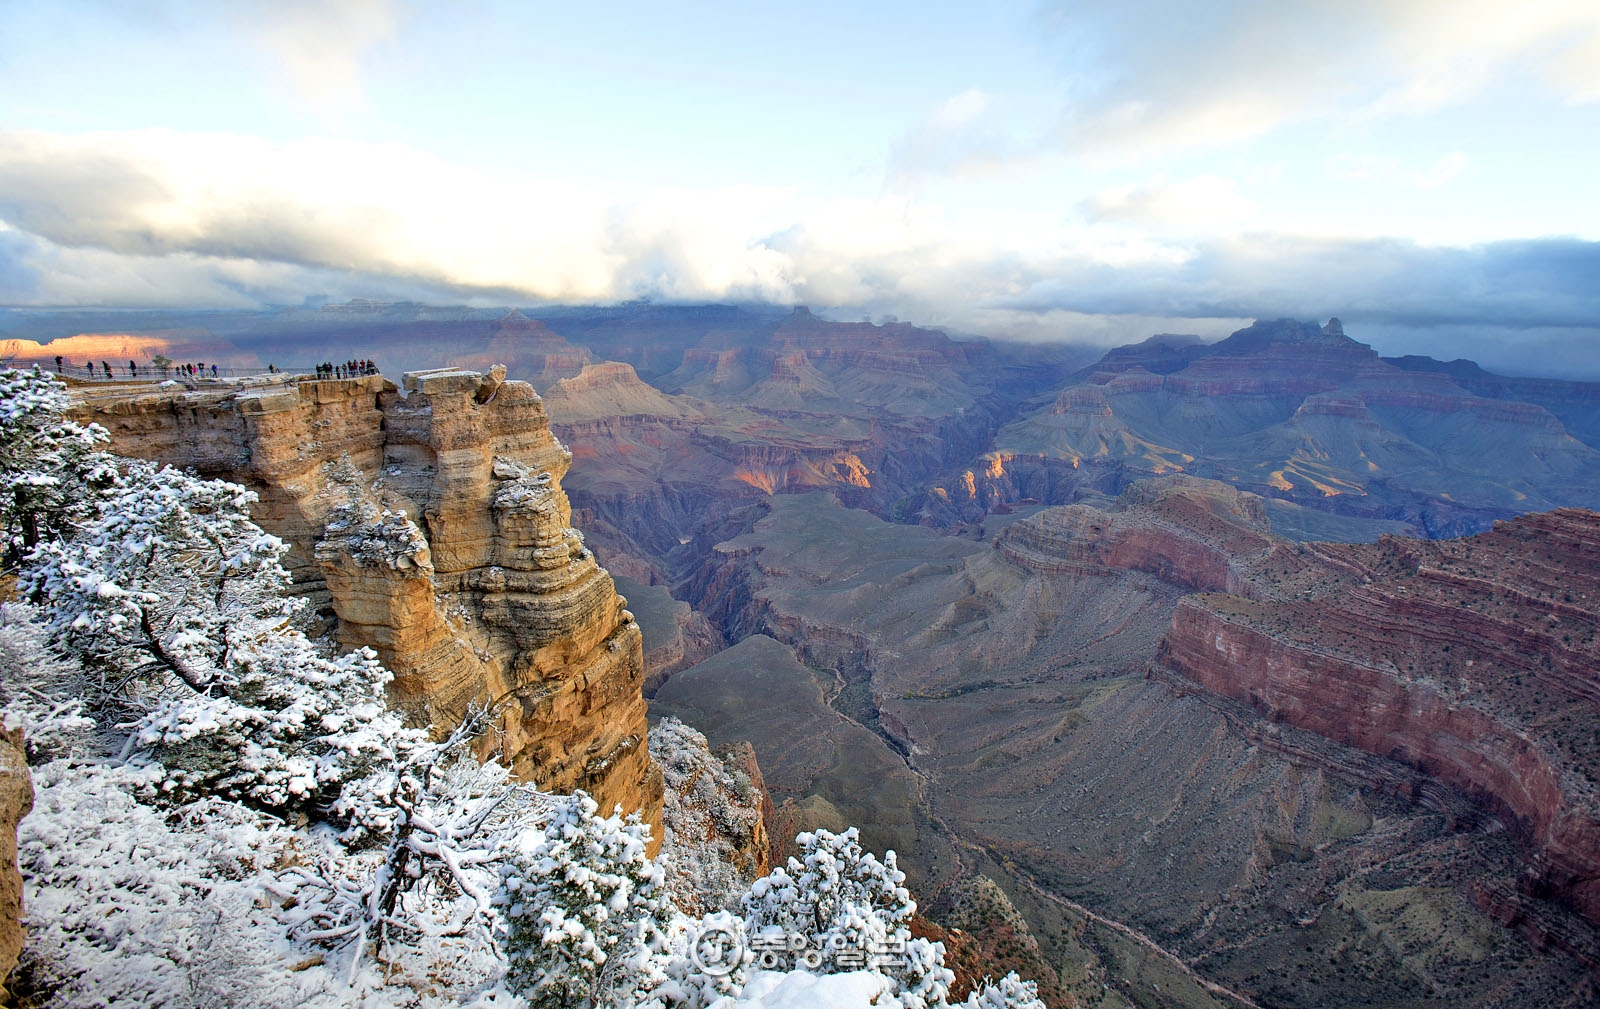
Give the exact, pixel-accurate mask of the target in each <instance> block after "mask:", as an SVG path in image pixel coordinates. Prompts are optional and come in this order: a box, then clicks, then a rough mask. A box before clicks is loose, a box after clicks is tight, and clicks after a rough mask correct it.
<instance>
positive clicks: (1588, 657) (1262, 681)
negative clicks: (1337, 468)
mask: <svg viewBox="0 0 1600 1009" xmlns="http://www.w3.org/2000/svg"><path fill="white" fill-rule="evenodd" d="M1249 588H1250V591H1251V592H1252V594H1254V595H1255V596H1256V598H1253V599H1252V598H1247V597H1246V596H1244V595H1242V594H1234V595H1223V594H1205V595H1196V596H1191V597H1188V598H1186V599H1185V600H1183V601H1182V602H1181V603H1180V604H1179V606H1178V609H1177V611H1176V613H1175V614H1174V617H1173V623H1172V627H1171V630H1170V631H1169V632H1168V634H1167V635H1166V637H1165V639H1164V640H1163V642H1162V645H1161V651H1160V656H1159V660H1158V661H1159V662H1160V663H1161V664H1163V665H1165V666H1166V667H1168V668H1171V669H1173V670H1176V671H1178V672H1179V673H1181V674H1182V675H1184V676H1186V677H1188V678H1189V679H1190V680H1193V681H1194V682H1196V683H1198V684H1200V685H1202V686H1204V687H1206V688H1207V689H1210V690H1214V691H1216V692H1218V693H1221V694H1224V695H1227V696H1229V697H1232V698H1235V699H1237V700H1240V701H1244V702H1246V703H1248V704H1250V705H1252V706H1253V707H1254V708H1256V709H1257V710H1258V711H1261V712H1262V713H1263V714H1265V715H1267V716H1268V717H1270V718H1272V719H1275V720H1278V721H1283V722H1288V723H1290V724H1292V725H1295V726H1298V727H1301V728H1305V729H1309V730H1311V731H1313V732H1317V733H1319V734H1321V735H1324V736H1327V737H1328V738H1330V739H1334V740H1337V741H1339V742H1341V743H1346V744H1348V745H1351V746H1355V747H1358V748H1360V749H1363V750H1367V751H1369V752H1371V753H1375V754H1379V755H1381V756H1386V757H1392V758H1395V759H1398V760H1401V761H1404V762H1406V763H1408V764H1411V765H1412V766H1415V767H1417V768H1419V769H1420V770H1422V771H1424V772H1425V773H1427V774H1430V775H1433V776H1434V777H1436V778H1438V779H1440V780H1441V781H1443V782H1445V783H1447V784H1449V785H1452V786H1454V787H1455V788H1458V789H1460V790H1462V791H1463V792H1465V793H1467V794H1468V795H1470V796H1473V797H1475V798H1476V799H1478V800H1479V801H1481V802H1483V803H1484V804H1485V805H1486V806H1487V807H1488V808H1489V809H1490V810H1492V811H1494V812H1495V813H1496V814H1497V815H1499V816H1501V817H1503V818H1504V819H1505V820H1507V821H1508V822H1509V823H1510V824H1512V825H1514V826H1515V827H1516V828H1517V829H1518V831H1519V833H1520V834H1521V835H1522V837H1523V838H1524V839H1525V841H1526V842H1527V844H1528V848H1529V851H1530V861H1531V870H1532V871H1531V874H1530V890H1531V891H1532V892H1534V893H1536V894H1538V895H1542V896H1552V897H1556V898H1559V899H1562V900H1565V901H1567V902H1570V903H1571V904H1572V905H1573V906H1575V907H1577V908H1578V909H1579V910H1581V911H1582V912H1583V913H1584V914H1585V915H1587V916H1588V917H1590V918H1591V919H1595V920H1600V789H1597V779H1600V729H1597V728H1596V725H1597V724H1600V721H1597V720H1600V635H1597V627H1600V514H1596V513H1594V512H1588V511H1581V510H1577V509H1562V510H1559V511H1555V512H1549V513H1544V514H1538V515H1529V516H1524V517H1522V518H1519V519H1516V520H1513V521H1510V522H1500V523H1496V525H1495V528H1494V530H1493V531H1491V532H1488V533H1484V534H1482V535H1479V536H1474V537H1469V538H1465V539H1459V540H1439V541H1414V540H1402V539H1397V538H1390V537H1386V538H1385V539H1384V540H1382V541H1380V542H1379V543H1377V544H1372V545H1366V546H1349V545H1329V544H1323V545H1319V546H1316V547H1311V548H1304V549H1294V550H1280V551H1276V552H1274V553H1273V554H1271V555H1269V556H1268V558H1267V559H1266V560H1265V561H1264V562H1263V563H1262V564H1261V565H1260V566H1259V567H1258V570H1257V571H1256V573H1255V575H1254V576H1253V577H1252V578H1251V579H1250V587H1249Z"/></svg>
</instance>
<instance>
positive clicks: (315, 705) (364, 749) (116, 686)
mask: <svg viewBox="0 0 1600 1009" xmlns="http://www.w3.org/2000/svg"><path fill="white" fill-rule="evenodd" d="M254 501H255V495H254V494H253V493H251V492H250V491H247V490H245V489H244V488H243V487H240V486H238V485H237V484H231V483H227V482H225V481H221V480H202V479H200V478H198V477H195V476H191V475H188V474H185V473H181V472H178V471H177V470H173V469H170V468H162V469H157V468H156V467H154V466H152V465H150V464H149V463H143V462H134V463H130V464H129V465H128V467H127V470H126V472H125V473H124V474H123V476H122V478H121V479H120V480H119V481H118V483H117V484H116V486H115V487H114V488H113V489H112V490H111V491H109V492H108V493H107V494H106V495H104V497H103V498H102V500H101V502H100V504H99V507H98V509H97V514H96V515H95V516H94V517H93V518H91V519H89V520H87V521H85V522H83V523H82V524H81V525H80V526H79V527H78V528H77V530H76V531H75V532H74V533H73V534H72V535H71V536H70V537H69V538H67V539H64V540H59V541H53V542H48V543H42V544H40V545H39V547H38V548H37V549H36V550H35V551H34V553H33V555H32V556H31V557H30V559H29V561H28V565H27V567H26V568H25V569H24V572H23V577H22V580H21V584H22V587H23V588H24V590H25V591H26V592H28V593H30V594H31V595H33V596H34V597H36V598H40V599H48V600H49V601H50V604H51V605H50V607H49V610H48V613H49V619H48V626H49V628H50V630H51V632H52V634H53V636H54V640H55V642H56V644H57V645H58V646H59V647H60V648H62V649H63V650H66V651H70V652H73V653H75V654H77V655H81V656H83V658H84V662H85V664H86V665H87V666H88V668H89V669H90V671H92V672H93V673H95V674H96V683H97V684H98V694H99V696H98V697H96V700H97V701H98V702H99V703H100V704H104V705H107V706H111V707H114V708H117V709H120V711H121V712H123V713H125V714H126V715H127V716H128V722H127V723H126V724H128V725H129V726H130V727H131V729H132V734H131V735H130V737H129V738H128V742H127V747H126V750H125V755H130V756H136V757H141V758H144V759H148V760H153V761H157V762H159V763H160V764H161V765H162V766H163V767H164V769H165V771H166V773H165V775H164V777H163V778H162V780H161V781H160V782H159V784H158V786H157V787H158V791H159V795H160V796H161V797H163V798H165V799H167V800H169V801H173V802H184V801H187V800H189V799H191V798H194V797H197V796H201V795H216V796H222V797H225V798H231V799H238V800H240V801H244V802H248V803H250V804H252V805H255V806H258V807H260V808H262V809H269V810H277V811H280V812H288V811H299V812H306V813H319V814H320V813H322V812H325V811H327V810H330V809H338V810H348V811H351V812H354V811H356V810H358V809H361V808H365V807H366V806H369V805H371V804H370V803H362V802H359V801H356V800H353V799H345V800H343V801H341V798H340V796H341V792H342V791H343V789H344V788H345V786H346V785H353V784H354V783H356V782H361V783H362V784H361V785H360V786H358V787H361V788H366V789H369V790H370V789H374V788H376V789H378V790H379V791H380V792H381V791H383V790H384V788H385V787H386V785H385V782H387V781H389V779H392V778H393V774H394V769H395V768H396V767H397V766H398V764H399V763H400V762H402V761H404V760H405V759H406V758H407V756H408V754H409V753H410V752H411V751H412V750H414V749H416V748H418V747H420V746H423V745H425V743H426V736H425V734H424V733H423V732H421V731H420V730H416V729H407V728H405V727H404V725H403V724H402V720H401V718H400V716H399V715H397V714H395V713H392V712H390V711H388V709H387V707H386V704H385V700H384V692H385V687H386V685H387V684H388V681H389V678H390V676H389V673H388V671H387V670H385V669H384V668H383V667H382V665H380V664H379V663H378V661H377V657H376V655H374V654H373V653H372V652H371V651H369V650H365V649H360V650H357V651H355V652H351V653H349V654H347V655H343V656H338V657H333V656H330V655H329V654H328V653H327V650H326V649H325V648H322V647H318V646H317V645H315V644H314V643H312V642H311V641H309V640H307V639H306V637H305V636H304V634H302V633H301V632H300V631H299V630H298V629H297V628H295V627H294V626H293V621H292V618H293V617H294V616H295V614H296V611H297V607H298V605H299V601H298V600H291V599H290V598H288V597H287V596H286V595H285V594H284V592H285V590H286V589H287V587H288V585H289V574H288V572H287V571H286V570H285V569H284V567H283V564H282V560H281V558H282V555H283V553H284V552H285V551H286V550H287V549H288V547H287V545H286V544H285V543H284V542H283V541H282V540H280V539H278V538H277V537H275V536H270V535H268V534H267V533H265V532H263V531H262V530H261V528H260V527H259V526H257V525H256V524H255V523H254V522H252V521H251V520H250V513H249V506H250V504H251V503H253V502H254ZM374 776H376V777H374ZM351 822H354V823H355V825H356V826H357V827H359V828H364V829H372V828H379V829H381V828H382V827H383V824H382V823H381V822H366V821H363V820H362V819H361V818H359V817H355V818H353V819H351Z"/></svg>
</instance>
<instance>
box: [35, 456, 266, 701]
mask: <svg viewBox="0 0 1600 1009" xmlns="http://www.w3.org/2000/svg"><path fill="white" fill-rule="evenodd" d="M255 500H256V495H255V494H254V493H252V492H250V491H248V490H245V489H244V488H243V487H241V486H239V485H238V484H233V483H228V482H226V481H223V480H202V479H200V478H198V477H195V476H191V475H189V474H186V473H181V472H179V471H178V470H175V469H172V468H170V467H162V468H159V469H158V468H157V467H155V466H154V465H152V464H150V463H147V462H130V463H128V465H127V470H126V472H125V473H124V475H123V477H122V479H121V480H119V481H118V485H117V486H116V487H115V488H113V489H112V490H110V491H109V492H108V493H107V494H105V495H103V496H102V497H101V499H100V500H99V501H98V502H97V504H98V507H97V508H96V513H95V514H94V515H93V517H92V518H89V519H88V520H86V521H84V522H83V523H81V524H80V525H79V527H78V528H77V529H76V530H75V531H74V532H73V533H72V534H70V535H69V536H67V537H65V538H63V539H61V540H58V541H54V542H47V543H42V544H40V546H39V548H38V549H37V550H36V551H35V552H34V554H33V556H32V557H31V558H30V559H29V561H28V564H27V567H26V568H25V569H24V571H23V574H22V578H21V580H20V583H19V584H20V587H21V589H22V590H23V591H24V592H25V593H27V594H28V595H30V596H31V597H33V598H36V599H48V600H49V601H50V604H51V606H50V617H51V618H50V625H51V629H52V630H53V631H54V632H55V633H56V635H57V639H58V642H59V644H60V645H61V646H62V647H63V648H67V649H71V650H73V651H75V652H77V653H78V654H80V655H82V656H83V657H84V659H85V661H86V662H88V663H91V664H93V665H95V666H97V667H98V668H99V669H100V670H101V671H102V676H103V679H104V681H105V683H106V685H107V689H108V690H110V691H113V692H120V693H123V694H125V695H126V696H127V697H128V698H129V699H130V700H132V701H133V702H134V703H136V704H139V703H147V702H148V699H150V698H159V697H161V696H163V695H164V694H167V693H169V692H171V691H172V690H173V689H174V688H175V687H176V686H177V685H178V684H177V683H174V682H172V681H174V680H176V681H178V683H181V684H183V685H186V686H187V687H188V688H189V689H190V690H191V691H196V692H205V691H208V690H210V689H211V688H212V687H214V686H218V685H221V684H225V683H226V681H227V679H228V677H229V673H230V669H229V658H230V652H231V651H232V649H233V648H234V647H235V644H236V638H237V636H238V635H239V634H240V633H241V632H243V633H246V634H258V633H260V632H261V631H262V630H263V624H265V625H266V626H267V627H272V626H279V625H282V624H284V623H285V622H286V621H287V618H288V617H289V615H290V614H291V613H292V612H293V606H292V604H291V603H290V601H289V600H288V599H287V598H286V597H285V596H284V590H286V589H287V588H288V587H289V574H288V572H287V571H286V570H284V567H283V564H282V563H281V560H280V559H281V557H282V555H283V554H284V553H285V552H286V551H287V550H288V549H289V547H288V544H286V543H284V542H283V541H282V540H280V539H278V538H277V537H276V536H269V535H268V534H267V533H265V532H263V531H262V530H261V527H260V526H258V525H256V524H255V523H254V522H252V521H251V520H250V505H251V504H253V503H254V502H255Z"/></svg>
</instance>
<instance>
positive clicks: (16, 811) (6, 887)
mask: <svg viewBox="0 0 1600 1009" xmlns="http://www.w3.org/2000/svg"><path fill="white" fill-rule="evenodd" d="M31 809H33V777H32V775H30V774H29V773H28V758H27V755H26V753H24V751H23V747H22V730H21V729H15V730H13V731H11V732H0V1000H4V999H6V993H7V988H8V982H9V979H10V976H11V971H12V968H14V967H16V965H17V957H18V956H20V955H21V953H22V944H23V940H24V938H25V936H24V934H23V920H24V919H23V907H22V876H21V875H20V874H19V873H18V871H17V824H19V823H21V822H22V818H23V817H24V816H27V815H28V812H29V811H30V810H31ZM7 1004H9V1002H7Z"/></svg>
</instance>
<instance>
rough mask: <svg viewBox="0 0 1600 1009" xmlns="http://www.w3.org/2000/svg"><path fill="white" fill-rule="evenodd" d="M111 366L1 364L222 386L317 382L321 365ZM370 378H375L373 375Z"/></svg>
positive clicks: (99, 377) (81, 377) (80, 376)
mask: <svg viewBox="0 0 1600 1009" xmlns="http://www.w3.org/2000/svg"><path fill="white" fill-rule="evenodd" d="M107 363H109V362H100V361H96V362H95V363H94V364H92V365H89V364H65V363H63V364H62V366H61V367H60V368H59V369H58V368H57V367H56V364H55V362H54V361H49V360H45V361H41V360H27V359H16V360H5V361H0V367H5V368H31V367H33V366H34V365H38V366H39V368H41V369H42V370H44V371H47V372H49V373H50V374H52V375H59V376H61V377H63V378H71V379H76V380H77V381H80V382H156V383H159V382H165V381H168V380H169V379H170V380H172V381H177V382H212V381H215V382H222V381H225V380H231V379H237V378H258V377H263V376H269V375H290V376H296V377H307V376H309V377H311V378H317V377H319V376H318V375H317V368H318V367H320V366H319V365H315V364H309V365H277V364H274V365H272V366H271V367H270V370H269V367H268V366H267V365H254V366H250V367H232V366H227V365H221V364H219V365H216V366H215V367H213V366H212V365H210V364H207V365H206V366H205V367H204V368H203V369H201V368H200V367H199V366H198V362H197V363H196V368H195V370H194V371H193V372H190V371H188V370H186V366H185V365H183V364H174V365H170V366H169V367H167V368H165V369H163V368H158V367H156V366H155V365H153V364H135V365H134V366H133V367H132V368H130V367H129V366H128V365H127V364H120V365H118V364H112V365H111V372H110V374H107V373H106V370H105V364H107ZM335 367H336V369H338V370H337V371H336V372H335V373H334V374H331V375H328V376H326V377H327V378H330V379H333V378H359V377H361V375H362V374H363V372H361V371H360V370H359V369H358V370H355V371H349V372H345V371H344V370H343V369H344V366H343V365H336V366H335ZM368 374H371V373H370V372H369V373H368Z"/></svg>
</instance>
